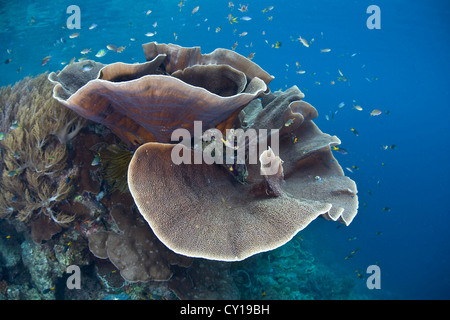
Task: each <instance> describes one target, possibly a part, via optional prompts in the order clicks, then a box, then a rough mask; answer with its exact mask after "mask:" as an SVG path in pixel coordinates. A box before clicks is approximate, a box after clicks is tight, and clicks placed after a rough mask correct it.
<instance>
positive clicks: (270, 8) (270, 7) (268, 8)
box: [262, 6, 274, 13]
mask: <svg viewBox="0 0 450 320" xmlns="http://www.w3.org/2000/svg"><path fill="white" fill-rule="evenodd" d="M273 8H274V7H273V6H268V7H267V8H264V9H263V10H262V12H263V13H266V12H269V11H270V10H272V9H273Z"/></svg>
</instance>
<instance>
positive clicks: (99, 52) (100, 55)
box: [95, 49, 106, 58]
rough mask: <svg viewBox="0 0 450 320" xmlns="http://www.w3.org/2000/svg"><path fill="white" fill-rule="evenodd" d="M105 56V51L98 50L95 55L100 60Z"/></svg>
mask: <svg viewBox="0 0 450 320" xmlns="http://www.w3.org/2000/svg"><path fill="white" fill-rule="evenodd" d="M105 54H106V50H105V49H100V50H99V51H98V52H97V54H96V55H95V56H96V57H97V58H101V57H103V56H104V55H105Z"/></svg>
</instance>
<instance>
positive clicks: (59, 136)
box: [0, 43, 358, 300]
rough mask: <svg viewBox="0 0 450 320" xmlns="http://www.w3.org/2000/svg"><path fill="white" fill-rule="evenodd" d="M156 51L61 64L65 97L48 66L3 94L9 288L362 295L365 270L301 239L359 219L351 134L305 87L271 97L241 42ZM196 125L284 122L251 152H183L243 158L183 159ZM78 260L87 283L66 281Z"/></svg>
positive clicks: (154, 294)
mask: <svg viewBox="0 0 450 320" xmlns="http://www.w3.org/2000/svg"><path fill="white" fill-rule="evenodd" d="M143 48H144V53H145V56H146V59H147V60H148V61H147V62H144V63H140V64H133V65H130V64H124V63H115V64H111V65H103V64H100V63H96V62H94V61H90V60H88V61H83V62H81V63H73V64H70V65H68V66H67V67H66V68H64V70H63V71H61V72H58V73H52V74H50V75H49V76H48V79H50V81H51V82H53V86H54V88H53V96H54V97H55V98H56V99H52V98H51V95H52V90H51V89H52V84H51V83H50V82H48V81H47V76H46V75H40V76H38V77H36V78H34V79H31V78H26V79H24V80H23V81H21V82H19V83H18V84H16V85H15V86H13V87H8V88H2V89H0V102H1V105H2V110H1V113H0V129H1V130H2V132H1V139H0V145H1V148H2V150H1V151H2V152H1V157H2V161H1V166H0V170H1V179H2V180H1V185H0V187H1V189H2V190H3V191H4V192H2V193H0V236H1V237H0V249H1V250H0V270H1V272H0V299H106V300H109V299H114V300H128V299H133V300H135V299H239V298H242V299H335V298H336V299H345V298H349V297H351V296H352V289H353V283H352V281H349V280H348V279H344V278H337V277H335V275H334V273H333V272H332V271H331V270H330V269H329V268H327V267H324V266H321V265H319V264H317V263H316V262H315V261H314V257H313V256H312V255H311V254H310V253H309V252H308V251H307V250H306V248H304V247H303V246H302V243H301V240H300V238H299V237H298V236H296V234H297V232H298V231H299V230H301V229H302V228H304V227H305V226H307V225H308V224H309V223H310V222H311V221H312V220H314V219H316V218H317V217H319V216H322V217H324V218H326V219H331V220H335V221H339V222H341V223H344V224H346V225H348V224H350V223H351V221H352V219H353V218H354V216H355V215H356V209H357V203H358V202H357V196H356V193H357V190H356V186H355V184H354V182H353V181H351V180H350V179H348V178H346V177H345V176H344V174H343V171H342V169H341V167H340V166H339V164H338V163H337V161H336V159H335V158H334V157H333V155H332V152H331V148H330V147H331V146H334V145H337V144H339V143H340V141H339V139H338V138H337V137H333V136H330V135H327V134H324V133H322V132H321V131H320V130H319V129H318V128H317V126H316V125H315V124H314V123H313V122H312V120H313V119H314V118H316V117H317V111H316V110H315V109H314V108H313V107H312V106H311V105H309V104H308V103H307V102H304V101H303V100H302V99H303V98H304V96H303V93H301V92H300V90H298V88H297V87H292V88H290V89H288V90H286V91H285V92H275V93H271V92H270V91H269V89H268V87H267V85H268V84H269V83H270V81H271V80H272V79H273V77H272V76H270V75H269V74H268V73H267V72H265V71H264V70H262V69H261V68H260V67H259V66H258V65H256V64H254V63H253V62H251V61H250V60H248V59H246V58H244V57H242V56H240V55H238V54H236V53H235V52H232V51H230V50H224V49H217V50H215V51H214V52H212V53H210V54H201V52H200V48H197V47H194V48H182V47H179V46H176V45H164V44H157V43H150V44H145V45H144V46H143ZM104 90H106V91H104ZM105 92H106V94H103V93H105ZM136 92H139V94H138V95H134V94H133V93H136ZM100 93H102V94H100ZM144 100H145V101H144ZM130 101H131V102H130ZM95 104H97V107H96V108H93V106H94V105H95ZM146 104H147V106H146V107H144V105H146ZM148 105H149V107H148ZM64 106H65V107H64ZM66 107H68V108H66ZM147 107H148V108H147ZM71 109H72V110H71ZM144 109H145V110H144ZM73 111H75V112H73ZM77 113H78V115H77ZM79 115H81V116H82V117H84V118H86V119H91V120H94V121H95V122H96V123H93V122H88V120H86V119H84V118H81V117H80V116H79ZM193 120H202V121H203V125H204V126H206V127H207V128H211V129H213V130H217V131H215V132H222V133H225V131H224V130H225V129H230V128H232V129H233V130H236V131H230V132H232V133H234V132H237V131H238V130H240V129H243V132H244V133H245V132H246V131H248V130H251V129H252V130H261V129H269V130H267V131H266V132H267V134H262V135H258V136H257V137H256V139H257V141H258V142H263V144H264V143H265V147H264V148H262V149H261V150H258V151H257V152H255V154H254V155H252V156H255V157H256V158H255V159H256V160H258V161H256V163H253V162H251V163H250V161H249V158H246V159H245V163H238V160H237V157H238V151H239V150H238V149H239V148H235V147H234V146H233V145H232V144H233V142H234V141H233V139H234V138H233V134H230V136H228V135H225V139H217V140H214V139H212V140H210V141H208V142H207V143H203V144H200V145H193V146H192V145H190V143H188V144H187V145H186V146H182V148H184V149H183V150H182V151H183V152H184V153H185V154H187V155H190V156H192V157H194V156H195V155H196V154H198V153H200V152H202V151H204V150H205V149H208V148H211V147H212V146H216V147H217V148H216V149H214V152H217V154H216V155H215V156H217V157H216V158H221V159H223V160H229V159H231V160H233V161H234V163H232V164H231V165H230V164H226V165H225V164H224V165H221V164H217V165H216V164H214V165H207V164H201V165H195V166H187V165H185V164H180V165H175V164H173V163H172V162H171V157H170V156H171V150H172V149H173V148H174V146H175V145H171V144H168V143H167V142H170V141H169V140H170V135H171V133H172V131H173V130H174V129H176V128H185V129H188V131H190V132H191V133H192V123H193ZM82 128H84V129H83V130H82V131H81V129H82ZM270 129H278V132H279V142H280V145H279V148H276V146H275V145H274V144H273V141H274V140H273V139H274V138H275V134H273V133H272V132H271V131H270ZM80 131H81V132H80ZM209 133H211V132H209ZM209 133H208V134H209ZM205 135H207V133H205ZM119 138H120V139H121V140H122V143H125V144H126V145H127V146H125V144H121V143H120V142H119V140H118V139H119ZM251 141H252V140H251V139H249V140H248V141H247V142H246V144H245V145H244V146H242V149H245V151H246V152H247V151H249V148H250V146H249V144H250V142H251ZM148 142H150V143H148ZM139 146H140V147H139ZM138 147H139V148H138ZM136 148H138V149H137V151H135V152H134V153H133V150H135V149H136ZM230 150H231V151H232V152H231V153H230V154H228V152H227V151H230ZM249 157H250V155H249ZM131 158H132V160H131V163H130V165H129V170H128V173H127V172H126V170H127V168H128V164H129V162H130V159H131ZM272 165H274V167H275V169H276V170H274V171H273V170H271V169H273V168H272ZM128 186H129V189H130V191H131V193H132V195H133V196H132V195H131V194H130V192H129V190H128V188H127V187H128ZM135 204H136V206H137V207H136V206H135ZM137 210H139V213H140V214H139V213H138V212H137ZM3 218H6V219H3ZM30 226H31V232H30ZM283 244H286V245H284V246H282V245H283ZM268 250H271V251H270V252H267V251H268ZM257 253H260V254H257ZM192 257H203V258H206V259H195V258H192ZM243 259H245V260H243ZM212 260H227V261H236V260H240V261H239V262H236V263H233V264H231V263H227V262H223V261H212ZM242 260H243V261H242ZM69 265H77V266H80V267H81V270H82V289H81V290H70V289H69V288H67V286H66V284H65V281H66V279H67V278H68V275H67V273H66V269H67V267H68V266H69Z"/></svg>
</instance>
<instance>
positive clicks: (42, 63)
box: [41, 56, 52, 66]
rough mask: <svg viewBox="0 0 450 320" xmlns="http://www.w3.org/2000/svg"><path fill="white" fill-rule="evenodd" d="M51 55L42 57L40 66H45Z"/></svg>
mask: <svg viewBox="0 0 450 320" xmlns="http://www.w3.org/2000/svg"><path fill="white" fill-rule="evenodd" d="M51 57H52V56H46V57H45V58H44V59H42V62H41V66H45V65H46V64H47V62H48V60H50V58H51Z"/></svg>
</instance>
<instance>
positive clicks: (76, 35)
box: [69, 32, 80, 39]
mask: <svg viewBox="0 0 450 320" xmlns="http://www.w3.org/2000/svg"><path fill="white" fill-rule="evenodd" d="M79 35H80V34H79V33H78V32H75V33H72V34H71V35H70V36H69V38H70V39H74V38H76V37H78V36H79Z"/></svg>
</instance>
